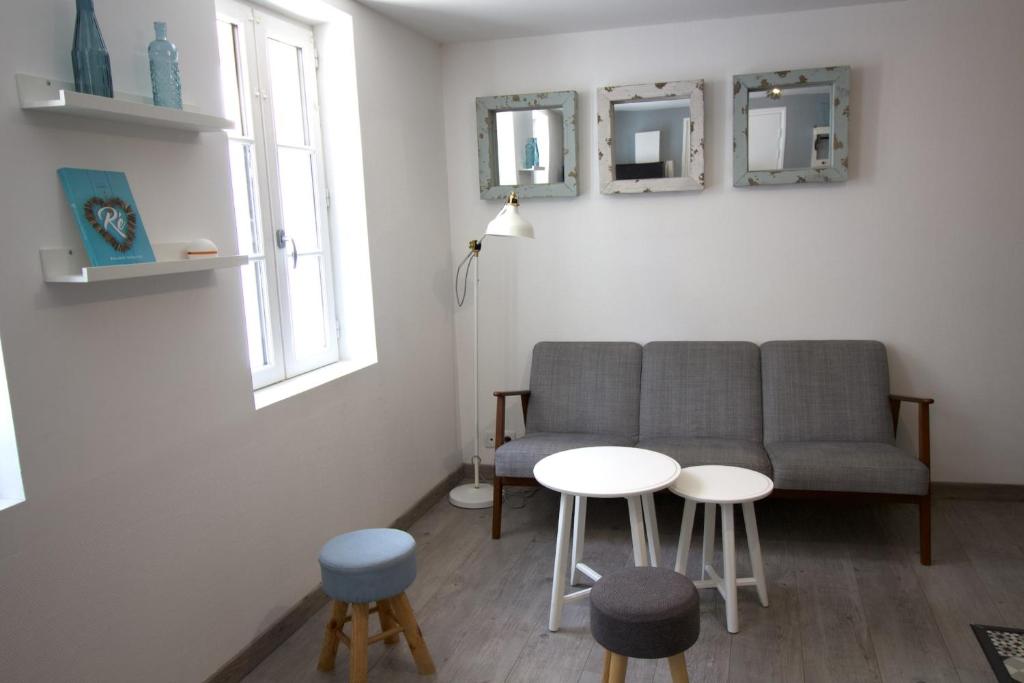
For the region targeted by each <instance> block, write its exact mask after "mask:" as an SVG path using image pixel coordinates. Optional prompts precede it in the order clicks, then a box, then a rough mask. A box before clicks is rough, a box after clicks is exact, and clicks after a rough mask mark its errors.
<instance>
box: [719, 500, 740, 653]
mask: <svg viewBox="0 0 1024 683" xmlns="http://www.w3.org/2000/svg"><path fill="white" fill-rule="evenodd" d="M732 512H733V505H732V503H724V504H722V556H723V557H724V559H725V576H724V577H722V579H723V582H724V583H725V628H726V630H727V631H729V633H736V632H737V631H739V623H738V622H739V610H738V609H737V605H736V529H735V526H734V525H733V514H732Z"/></svg>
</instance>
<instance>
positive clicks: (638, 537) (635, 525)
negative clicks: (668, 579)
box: [626, 496, 647, 567]
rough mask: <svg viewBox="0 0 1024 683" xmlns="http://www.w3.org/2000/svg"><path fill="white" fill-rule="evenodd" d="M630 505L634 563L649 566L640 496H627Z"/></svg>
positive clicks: (639, 565) (638, 565)
mask: <svg viewBox="0 0 1024 683" xmlns="http://www.w3.org/2000/svg"><path fill="white" fill-rule="evenodd" d="M626 503H627V504H628V505H629V531H630V535H631V536H632V538H633V564H634V566H637V567H646V566H647V550H646V549H645V548H644V545H645V544H644V513H643V510H642V509H641V507H642V505H641V502H640V496H630V497H629V498H626Z"/></svg>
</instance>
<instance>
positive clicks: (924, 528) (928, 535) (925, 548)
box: [917, 494, 932, 566]
mask: <svg viewBox="0 0 1024 683" xmlns="http://www.w3.org/2000/svg"><path fill="white" fill-rule="evenodd" d="M917 511H918V516H919V519H920V526H921V564H923V565H925V566H928V565H930V564H931V563H932V497H931V494H929V495H927V496H925V497H924V498H922V499H921V500H920V501H919V502H918V503H917Z"/></svg>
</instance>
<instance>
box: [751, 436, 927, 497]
mask: <svg viewBox="0 0 1024 683" xmlns="http://www.w3.org/2000/svg"><path fill="white" fill-rule="evenodd" d="M765 448H767V449H768V457H769V458H770V459H771V461H772V470H773V471H774V473H775V476H774V477H773V479H774V481H775V488H776V489H790V490H798V491H856V492H860V493H900V494H907V495H913V496H923V495H924V494H926V493H928V479H929V476H928V468H927V467H925V465H924V464H923V463H922V462H921V461H920V460H918V459H917V458H915V457H913V456H911V455H908V454H907V453H905V452H904V451H902V450H901V449H899V448H897V447H896V446H893V445H892V444H888V443H871V442H865V441H857V442H849V441H847V442H838V441H801V442H796V443H794V442H790V443H785V442H783V443H770V444H767V445H766V446H765Z"/></svg>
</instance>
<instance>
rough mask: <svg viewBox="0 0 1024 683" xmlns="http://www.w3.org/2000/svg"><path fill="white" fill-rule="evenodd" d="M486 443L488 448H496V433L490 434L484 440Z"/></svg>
mask: <svg viewBox="0 0 1024 683" xmlns="http://www.w3.org/2000/svg"><path fill="white" fill-rule="evenodd" d="M484 445H485V446H486V447H487V448H494V434H490V435H488V436H487V439H486V441H485V442H484Z"/></svg>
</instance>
